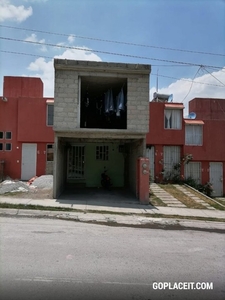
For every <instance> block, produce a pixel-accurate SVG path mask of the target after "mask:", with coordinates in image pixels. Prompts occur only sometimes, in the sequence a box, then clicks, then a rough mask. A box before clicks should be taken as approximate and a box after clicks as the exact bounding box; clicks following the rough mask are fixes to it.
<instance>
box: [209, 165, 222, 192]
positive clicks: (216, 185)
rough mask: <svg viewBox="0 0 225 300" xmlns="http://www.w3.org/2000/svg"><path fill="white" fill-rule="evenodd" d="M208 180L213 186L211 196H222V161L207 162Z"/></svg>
mask: <svg viewBox="0 0 225 300" xmlns="http://www.w3.org/2000/svg"><path fill="white" fill-rule="evenodd" d="M209 181H210V182H211V183H212V186H213V196H217V197H218V196H223V163H222V162H210V163H209Z"/></svg>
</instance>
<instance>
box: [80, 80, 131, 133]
mask: <svg viewBox="0 0 225 300" xmlns="http://www.w3.org/2000/svg"><path fill="white" fill-rule="evenodd" d="M79 82H80V128H104V129H127V105H126V104H127V91H128V88H127V78H119V77H108V76H107V77H98V76H82V77H80V78H79Z"/></svg>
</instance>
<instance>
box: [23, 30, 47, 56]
mask: <svg viewBox="0 0 225 300" xmlns="http://www.w3.org/2000/svg"><path fill="white" fill-rule="evenodd" d="M24 41H27V42H34V43H41V44H44V43H45V39H42V40H38V39H37V35H36V34H35V33H32V34H31V35H30V36H28V37H27V38H26V39H25V40H24ZM41 51H43V52H46V51H47V47H46V46H45V45H43V46H41Z"/></svg>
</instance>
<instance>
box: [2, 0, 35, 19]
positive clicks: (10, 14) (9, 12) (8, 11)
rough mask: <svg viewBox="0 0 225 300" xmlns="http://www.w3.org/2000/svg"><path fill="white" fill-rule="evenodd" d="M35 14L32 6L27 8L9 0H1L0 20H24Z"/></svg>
mask: <svg viewBox="0 0 225 300" xmlns="http://www.w3.org/2000/svg"><path fill="white" fill-rule="evenodd" d="M32 14H33V10H32V7H31V6H29V7H28V8H25V7H24V6H23V5H20V6H15V5H13V4H11V3H10V1H9V0H0V22H4V21H16V22H22V21H24V20H26V19H27V18H29V17H30V16H31V15H32Z"/></svg>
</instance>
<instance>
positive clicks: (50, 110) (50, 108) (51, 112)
mask: <svg viewBox="0 0 225 300" xmlns="http://www.w3.org/2000/svg"><path fill="white" fill-rule="evenodd" d="M47 108H48V120H47V125H49V126H53V119H54V105H48V106H47Z"/></svg>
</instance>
